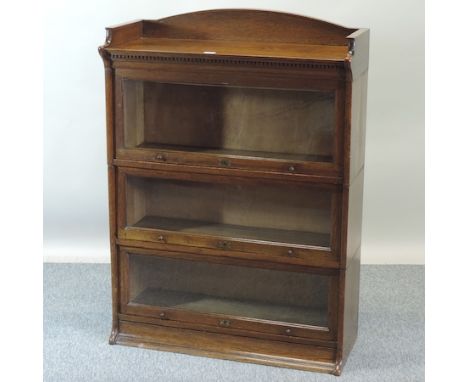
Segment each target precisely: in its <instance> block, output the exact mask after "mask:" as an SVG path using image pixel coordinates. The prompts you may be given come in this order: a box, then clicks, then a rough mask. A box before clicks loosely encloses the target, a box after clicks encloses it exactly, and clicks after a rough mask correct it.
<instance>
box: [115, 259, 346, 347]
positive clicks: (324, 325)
mask: <svg viewBox="0 0 468 382" xmlns="http://www.w3.org/2000/svg"><path fill="white" fill-rule="evenodd" d="M122 257H123V259H122V262H121V264H122V265H123V275H122V276H123V281H124V283H123V285H124V293H123V294H122V297H123V301H122V303H123V304H122V311H123V313H131V314H140V315H148V316H154V317H158V318H160V319H164V320H168V319H169V320H176V321H182V322H184V321H185V322H199V323H200V324H204V325H212V326H216V327H218V328H219V327H221V328H226V329H227V330H229V329H240V330H252V331H257V332H266V333H272V334H280V335H289V336H297V337H316V338H324V339H332V337H333V333H334V329H335V328H334V325H333V322H334V319H333V316H334V315H335V312H334V309H333V307H334V303H333V302H334V301H335V300H336V298H337V296H336V293H335V290H336V288H335V287H334V285H335V283H336V277H335V276H329V275H323V274H314V273H305V272H291V271H280V270H271V269H262V268H258V267H250V266H245V265H243V266H240V265H232V264H229V265H228V264H219V263H212V262H208V261H193V260H187V259H184V258H183V255H181V254H174V253H164V254H162V253H152V254H148V253H146V254H142V253H141V250H137V251H133V250H125V251H122Z"/></svg>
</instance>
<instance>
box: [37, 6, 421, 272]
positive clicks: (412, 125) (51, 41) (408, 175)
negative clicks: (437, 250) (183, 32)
mask: <svg viewBox="0 0 468 382" xmlns="http://www.w3.org/2000/svg"><path fill="white" fill-rule="evenodd" d="M212 8H257V9H268V10H276V11H284V12H290V13H297V14H302V15H305V16H310V17H315V18H319V19H323V20H327V21H331V22H334V23H337V24H341V25H344V26H348V27H367V28H370V30H371V48H370V64H369V88H368V108H367V110H368V114H367V148H366V166H365V189H364V222H363V244H362V261H363V263H416V264H418V263H419V264H421V263H424V2H423V1H422V0H417V1H407V0H393V1H390V0H387V1H384V2H383V1H375V0H374V1H372V0H323V1H312V0H309V1H294V0H287V1H278V0H277V1H275V0H269V1H242V0H239V1H197V2H195V1H191V2H189V1H184V2H182V1H180V2H158V1H153V0H151V1H148V0H133V1H122V0H113V1H110V0H102V1H95V0H94V1H91V0H81V1H53V0H50V1H48V2H47V9H46V25H45V52H44V67H45V74H44V80H45V83H44V89H45V90H44V92H45V95H44V105H45V106H44V108H45V110H44V115H45V117H44V118H45V121H44V255H45V260H46V261H70V262H72V261H102V262H106V261H108V260H109V251H108V242H107V241H108V221H107V211H108V210H107V178H106V177H107V172H106V156H105V148H106V145H105V108H104V106H105V105H104V70H103V64H102V61H101V58H100V57H99V55H98V52H97V46H98V45H101V44H102V43H103V42H104V38H105V30H104V27H106V26H110V25H114V24H117V23H122V22H126V21H130V20H134V19H141V18H146V19H158V18H162V17H166V16H171V15H175V14H179V13H186V12H191V11H196V10H202V9H212Z"/></svg>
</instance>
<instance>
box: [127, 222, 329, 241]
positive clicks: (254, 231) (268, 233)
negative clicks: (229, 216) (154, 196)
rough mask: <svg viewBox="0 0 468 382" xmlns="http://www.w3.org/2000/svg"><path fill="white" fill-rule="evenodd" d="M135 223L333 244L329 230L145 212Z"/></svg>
mask: <svg viewBox="0 0 468 382" xmlns="http://www.w3.org/2000/svg"><path fill="white" fill-rule="evenodd" d="M133 227H136V228H148V229H160V230H164V231H174V232H184V233H195V234H201V235H210V236H223V237H229V238H238V239H249V240H258V241H266V242H274V243H285V244H301V245H310V246H314V247H325V248H326V247H328V246H329V245H330V235H329V234H322V233H314V232H304V231H290V230H281V229H273V228H260V227H245V226H239V225H231V224H220V223H212V222H207V221H199V220H188V219H176V218H167V217H161V216H145V217H143V218H142V219H141V220H140V221H138V222H137V223H136V224H134V225H133Z"/></svg>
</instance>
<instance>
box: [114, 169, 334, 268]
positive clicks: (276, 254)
mask: <svg viewBox="0 0 468 382" xmlns="http://www.w3.org/2000/svg"><path fill="white" fill-rule="evenodd" d="M129 176H136V177H143V178H155V179H171V180H174V179H175V180H181V181H195V182H197V181H200V182H208V183H228V184H239V183H243V184H254V181H252V180H250V179H248V178H242V177H232V176H222V175H216V176H215V175H210V174H195V173H188V174H186V173H182V172H165V171H157V170H145V169H138V168H123V167H120V168H118V169H117V203H118V208H117V211H118V214H117V233H118V239H119V240H124V241H129V240H132V241H140V242H151V243H153V244H154V245H156V246H158V245H159V247H160V248H163V249H164V248H173V250H177V251H179V250H180V251H183V252H186V251H188V252H190V251H193V250H194V248H197V251H200V252H201V253H204V254H209V255H215V256H224V257H244V258H249V259H254V260H259V261H262V260H263V261H270V262H277V263H283V264H284V263H286V264H295V265H303V266H314V267H326V268H339V267H340V254H341V234H342V233H341V231H340V229H339V227H340V221H341V214H342V211H341V207H340V206H341V199H342V197H343V193H342V187H341V186H339V185H330V184H311V183H301V182H297V186H298V187H300V186H301V184H303V185H308V186H314V187H317V188H323V189H325V190H328V191H329V192H331V193H332V196H331V210H330V213H331V227H330V247H318V246H310V245H304V244H294V243H276V242H259V241H256V240H251V239H245V238H234V237H233V238H231V237H223V236H216V235H204V234H196V233H184V232H177V231H165V230H161V229H153V228H140V227H131V226H128V225H127V216H126V213H127V212H126V211H127V177H129ZM256 181H258V180H256ZM262 181H264V182H265V183H268V184H272V185H274V184H280V185H281V184H285V185H291V181H288V182H285V181H282V182H281V181H278V180H271V179H264V180H262Z"/></svg>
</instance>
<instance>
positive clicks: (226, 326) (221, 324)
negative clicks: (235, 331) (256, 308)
mask: <svg viewBox="0 0 468 382" xmlns="http://www.w3.org/2000/svg"><path fill="white" fill-rule="evenodd" d="M219 325H220V326H223V327H225V328H228V327H229V326H231V321H229V320H221V321H219Z"/></svg>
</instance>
